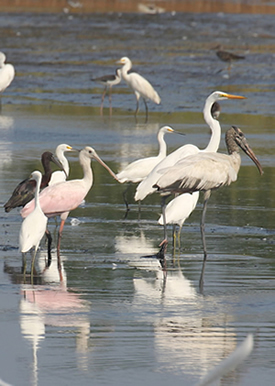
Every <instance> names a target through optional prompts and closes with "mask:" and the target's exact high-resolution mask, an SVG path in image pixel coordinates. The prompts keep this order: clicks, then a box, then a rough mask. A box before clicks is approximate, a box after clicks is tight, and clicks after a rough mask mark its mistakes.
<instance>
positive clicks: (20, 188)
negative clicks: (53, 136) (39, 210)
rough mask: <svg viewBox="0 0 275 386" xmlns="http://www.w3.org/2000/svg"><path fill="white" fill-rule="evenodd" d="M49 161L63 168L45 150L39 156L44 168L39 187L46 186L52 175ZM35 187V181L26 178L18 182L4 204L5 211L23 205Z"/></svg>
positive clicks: (30, 196) (30, 198) (32, 195)
mask: <svg viewBox="0 0 275 386" xmlns="http://www.w3.org/2000/svg"><path fill="white" fill-rule="evenodd" d="M51 162H53V163H55V164H56V165H57V166H58V167H60V168H61V169H63V166H62V164H61V163H60V162H59V160H58V159H57V158H56V157H55V156H54V155H53V153H51V152H50V151H45V152H44V153H43V154H42V156H41V163H42V166H43V168H44V174H43V176H42V182H41V187H40V189H44V188H45V187H46V186H48V183H49V181H50V179H51V176H52V169H51V164H50V163H51ZM35 187H36V181H35V180H33V179H31V178H27V179H25V180H24V181H22V182H20V183H19V184H18V185H17V187H16V188H15V189H14V191H13V193H12V195H11V197H10V199H9V200H8V201H7V202H6V204H5V205H4V208H5V212H10V211H11V210H12V209H14V208H17V207H19V206H25V205H26V204H27V203H28V202H29V201H31V200H32V199H33V197H34V192H35Z"/></svg>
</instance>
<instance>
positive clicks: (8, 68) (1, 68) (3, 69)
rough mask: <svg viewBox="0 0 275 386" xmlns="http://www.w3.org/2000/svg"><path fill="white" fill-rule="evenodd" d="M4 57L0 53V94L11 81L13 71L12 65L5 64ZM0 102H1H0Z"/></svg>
mask: <svg viewBox="0 0 275 386" xmlns="http://www.w3.org/2000/svg"><path fill="white" fill-rule="evenodd" d="M5 61H6V55H5V54H4V53H3V52H0V93H2V92H3V91H4V90H5V89H6V88H7V87H8V86H9V85H10V84H11V82H12V81H13V78H14V75H15V70H14V67H13V65H12V64H9V63H8V64H5ZM0 102H1V101H0Z"/></svg>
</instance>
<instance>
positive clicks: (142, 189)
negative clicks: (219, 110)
mask: <svg viewBox="0 0 275 386" xmlns="http://www.w3.org/2000/svg"><path fill="white" fill-rule="evenodd" d="M224 99H245V97H243V96H238V95H231V94H227V93H225V92H223V91H215V92H213V93H212V94H210V95H209V96H208V98H207V99H206V101H205V105H204V109H203V115H204V119H205V121H206V123H207V124H208V126H209V127H210V129H211V138H210V141H209V143H208V145H207V147H206V148H205V149H204V150H200V149H199V148H198V147H197V146H195V145H191V144H187V145H183V146H181V147H180V148H178V149H177V150H175V151H174V152H172V153H170V154H169V155H168V156H167V157H165V158H164V159H163V160H162V161H161V162H160V163H158V164H157V165H156V166H155V167H154V169H153V170H152V171H151V173H149V174H148V176H147V177H146V178H145V179H144V180H143V181H142V182H141V183H140V184H139V185H138V187H137V189H136V193H135V200H136V201H142V200H144V199H145V197H146V196H148V195H149V194H152V193H154V192H155V191H156V189H155V188H153V185H154V184H155V183H156V182H157V180H158V179H159V177H160V176H161V173H162V172H161V171H162V170H165V168H167V167H170V166H173V165H175V164H176V163H177V162H178V161H180V160H181V159H183V158H184V157H187V156H189V155H191V154H197V153H198V152H201V151H202V152H209V151H217V150H218V148H219V145H220V139H221V126H220V123H219V122H218V121H217V120H216V119H214V118H213V117H212V115H211V108H212V106H213V104H214V103H215V102H217V101H219V100H224Z"/></svg>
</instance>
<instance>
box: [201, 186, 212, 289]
mask: <svg viewBox="0 0 275 386" xmlns="http://www.w3.org/2000/svg"><path fill="white" fill-rule="evenodd" d="M210 195H211V190H208V191H207V192H205V193H204V203H203V210H202V216H201V238H202V245H203V255H204V256H203V263H202V270H201V276H200V281H199V286H200V290H201V291H202V290H203V283H204V281H203V278H204V271H205V266H206V260H207V249H206V240H205V215H206V209H207V202H208V200H209V198H210Z"/></svg>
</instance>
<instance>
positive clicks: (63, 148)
mask: <svg viewBox="0 0 275 386" xmlns="http://www.w3.org/2000/svg"><path fill="white" fill-rule="evenodd" d="M67 151H78V150H76V149H73V148H72V146H69V145H67V144H65V143H62V144H61V145H58V146H57V148H56V149H55V155H56V157H57V159H58V160H59V162H60V163H61V165H62V167H63V170H56V171H55V172H53V173H52V175H51V179H50V181H49V184H48V185H49V186H51V185H54V184H57V183H58V182H63V181H66V179H67V178H68V177H69V173H70V166H69V162H68V160H67V158H66V157H65V154H64V153H66V152H67Z"/></svg>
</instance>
